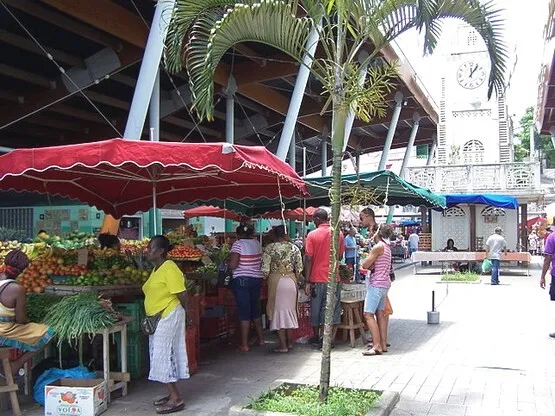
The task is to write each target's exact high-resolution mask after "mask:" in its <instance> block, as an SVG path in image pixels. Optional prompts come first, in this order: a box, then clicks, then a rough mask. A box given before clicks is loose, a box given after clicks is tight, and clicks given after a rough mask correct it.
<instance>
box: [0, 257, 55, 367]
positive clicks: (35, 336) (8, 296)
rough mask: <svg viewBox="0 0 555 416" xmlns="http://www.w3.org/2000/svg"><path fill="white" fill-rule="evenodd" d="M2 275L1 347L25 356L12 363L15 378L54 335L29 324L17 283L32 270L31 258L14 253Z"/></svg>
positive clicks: (48, 329)
mask: <svg viewBox="0 0 555 416" xmlns="http://www.w3.org/2000/svg"><path fill="white" fill-rule="evenodd" d="M4 263H5V264H6V267H5V270H4V271H3V272H2V273H0V347H9V348H17V349H20V350H22V351H25V353H24V354H23V355H22V356H21V357H20V358H19V359H18V360H16V361H13V362H12V363H11V368H12V372H13V374H14V375H15V374H17V372H18V371H19V369H20V368H22V367H23V364H24V363H26V362H27V361H29V360H30V359H31V358H32V357H33V356H34V355H36V354H37V353H39V352H40V351H42V350H43V349H44V347H46V345H47V344H48V343H49V342H50V340H51V339H52V337H53V336H54V332H53V331H52V329H51V328H49V327H47V326H46V325H42V324H37V323H34V322H29V320H28V319H27V297H26V294H25V289H24V288H23V286H21V285H19V284H18V283H17V282H16V281H15V279H16V278H17V276H19V275H20V274H21V272H23V270H25V269H26V268H27V266H29V258H28V257H27V255H26V254H25V253H23V252H22V251H20V250H12V251H10V252H9V253H8V255H7V256H6V259H5V260H4Z"/></svg>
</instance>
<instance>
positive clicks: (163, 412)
mask: <svg viewBox="0 0 555 416" xmlns="http://www.w3.org/2000/svg"><path fill="white" fill-rule="evenodd" d="M183 409H185V403H183V402H181V403H180V404H176V405H175V406H164V407H160V408H157V409H156V413H158V414H159V415H167V414H170V413H175V412H180V411H182V410H183Z"/></svg>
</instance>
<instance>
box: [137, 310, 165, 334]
mask: <svg viewBox="0 0 555 416" xmlns="http://www.w3.org/2000/svg"><path fill="white" fill-rule="evenodd" d="M160 319H162V312H158V313H157V314H156V315H152V316H145V317H144V318H143V320H142V321H141V330H142V331H143V334H145V335H154V333H155V332H156V327H158V322H160Z"/></svg>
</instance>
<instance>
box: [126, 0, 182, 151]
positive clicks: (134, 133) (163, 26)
mask: <svg viewBox="0 0 555 416" xmlns="http://www.w3.org/2000/svg"><path fill="white" fill-rule="evenodd" d="M174 4H175V0H165V1H159V2H158V3H157V5H156V10H155V11H154V17H153V19H152V24H151V26H150V33H149V34H148V40H147V43H146V48H145V54H144V56H143V61H142V62H141V70H140V72H139V78H138V79H137V85H136V86H135V92H134V93H133V101H132V102H131V109H130V110H129V117H128V118H127V125H126V126H125V133H124V134H123V137H124V138H126V139H133V140H140V139H141V134H142V132H143V127H144V125H145V119H146V112H147V109H148V105H149V102H150V99H151V97H152V90H153V88H154V83H155V80H156V73H157V72H158V67H159V65H160V58H161V57H162V51H163V49H164V41H165V39H166V34H167V32H168V24H169V22H170V20H171V15H172V12H173V8H174Z"/></svg>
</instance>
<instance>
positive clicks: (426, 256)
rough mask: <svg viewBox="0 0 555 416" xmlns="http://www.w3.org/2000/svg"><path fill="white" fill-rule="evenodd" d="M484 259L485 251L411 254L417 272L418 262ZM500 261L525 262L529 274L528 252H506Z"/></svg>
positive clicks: (475, 260)
mask: <svg viewBox="0 0 555 416" xmlns="http://www.w3.org/2000/svg"><path fill="white" fill-rule="evenodd" d="M485 259H486V252H485V251H415V252H414V253H412V255H411V260H412V261H413V262H414V272H415V274H418V271H417V264H418V263H419V262H438V263H441V265H442V268H441V270H442V272H443V269H444V268H443V266H444V264H445V263H448V262H449V263H453V262H462V261H467V262H481V261H484V260H485ZM501 261H502V262H519V263H525V264H526V265H527V267H526V275H527V276H530V262H531V261H532V256H531V255H530V253H528V252H524V251H523V252H508V253H506V254H504V255H503V256H502V257H501Z"/></svg>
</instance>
